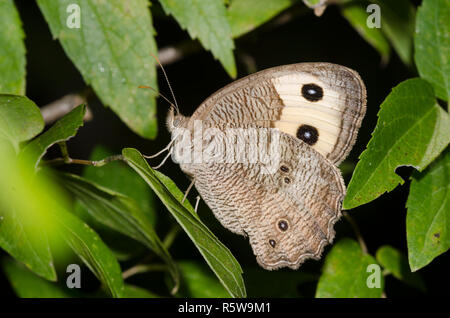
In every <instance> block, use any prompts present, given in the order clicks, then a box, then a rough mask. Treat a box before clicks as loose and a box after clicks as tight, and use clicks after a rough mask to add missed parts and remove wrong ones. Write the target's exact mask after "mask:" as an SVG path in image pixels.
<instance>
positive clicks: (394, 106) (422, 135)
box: [344, 79, 450, 209]
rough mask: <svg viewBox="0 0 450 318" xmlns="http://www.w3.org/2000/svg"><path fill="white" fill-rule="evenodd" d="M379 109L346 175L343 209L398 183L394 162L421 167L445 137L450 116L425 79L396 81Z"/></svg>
mask: <svg viewBox="0 0 450 318" xmlns="http://www.w3.org/2000/svg"><path fill="white" fill-rule="evenodd" d="M380 108H381V109H380V112H379V113H378V123H377V126H376V127H375V130H374V132H373V133H372V139H371V140H370V141H369V143H368V145H367V149H366V150H365V151H364V152H363V153H362V154H361V156H360V161H359V162H358V164H357V165H356V168H355V171H354V173H353V176H352V179H351V180H350V184H349V186H348V190H347V196H346V197H345V200H344V209H351V208H354V207H356V206H359V205H361V204H364V203H367V202H370V201H372V200H374V199H376V198H377V197H379V196H380V195H382V194H383V193H384V192H386V191H387V192H389V191H391V190H392V189H394V188H395V187H396V186H397V185H398V184H403V182H404V181H403V179H402V178H401V177H400V176H399V175H397V174H396V173H395V169H396V168H397V167H400V166H413V167H415V168H416V169H418V170H419V171H421V170H423V169H424V168H425V167H426V166H427V165H428V164H429V163H430V162H432V161H433V160H434V159H435V158H436V157H437V156H438V155H439V153H440V152H441V151H442V150H443V149H445V147H446V146H447V145H448V143H449V142H450V117H449V115H448V114H447V113H446V112H445V111H444V110H443V109H442V108H441V107H439V105H438V104H437V103H436V100H435V97H434V92H433V87H432V86H431V85H430V84H428V83H427V82H425V81H424V80H421V79H411V80H407V81H405V82H403V83H400V84H399V85H398V86H397V87H395V88H394V89H393V90H392V92H391V94H389V96H388V97H387V98H386V100H385V101H384V102H383V104H382V105H381V106H380Z"/></svg>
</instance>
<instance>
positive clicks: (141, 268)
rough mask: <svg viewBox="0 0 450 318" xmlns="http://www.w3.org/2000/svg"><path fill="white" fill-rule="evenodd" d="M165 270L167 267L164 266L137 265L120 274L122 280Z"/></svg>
mask: <svg viewBox="0 0 450 318" xmlns="http://www.w3.org/2000/svg"><path fill="white" fill-rule="evenodd" d="M165 270H167V266H166V265H164V264H146V265H144V264H138V265H135V266H132V267H130V268H129V269H127V270H126V271H124V272H123V273H122V277H123V279H127V278H129V277H131V276H133V275H136V274H140V273H145V272H156V271H165Z"/></svg>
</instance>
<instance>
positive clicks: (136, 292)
mask: <svg viewBox="0 0 450 318" xmlns="http://www.w3.org/2000/svg"><path fill="white" fill-rule="evenodd" d="M123 297H124V298H159V296H158V295H156V294H154V293H152V292H150V291H148V290H146V289H144V288H141V287H137V286H133V285H130V284H125V292H124V295H123Z"/></svg>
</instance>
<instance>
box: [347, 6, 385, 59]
mask: <svg viewBox="0 0 450 318" xmlns="http://www.w3.org/2000/svg"><path fill="white" fill-rule="evenodd" d="M341 11H342V15H343V16H344V17H345V18H346V19H347V21H348V22H349V23H350V24H351V25H352V26H353V28H354V29H355V30H356V31H357V32H358V33H359V34H360V35H361V36H362V37H363V38H364V39H365V40H366V41H367V42H368V43H369V44H370V45H372V46H373V47H374V48H375V49H376V50H377V51H378V53H379V54H380V55H381V61H382V63H386V62H387V61H388V60H389V55H390V47H389V42H388V41H387V40H386V38H385V36H384V35H383V32H382V31H381V29H378V28H369V27H368V26H367V18H368V16H369V15H368V13H367V12H366V6H365V5H364V4H360V3H348V4H343V5H342V10H341Z"/></svg>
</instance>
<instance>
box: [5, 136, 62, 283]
mask: <svg viewBox="0 0 450 318" xmlns="http://www.w3.org/2000/svg"><path fill="white" fill-rule="evenodd" d="M31 167H32V166H31V165H27V164H26V163H25V162H24V161H21V162H19V161H18V160H17V158H16V155H15V151H14V150H13V149H12V146H11V145H10V144H9V143H7V142H6V141H5V140H4V139H2V138H0V176H1V178H0V247H1V248H2V249H4V250H5V251H6V252H7V253H9V254H10V255H11V256H12V257H14V258H15V259H17V260H18V261H20V262H22V263H24V264H25V265H26V266H27V267H28V268H29V269H30V270H32V271H33V272H35V273H36V274H38V275H40V276H41V277H44V278H46V279H48V280H52V281H54V280H56V272H55V269H54V265H53V257H52V253H51V251H50V246H49V242H48V235H47V233H46V230H47V228H48V226H47V225H48V218H47V214H48V210H50V209H52V207H54V206H53V205H52V204H53V202H56V201H58V196H57V193H54V195H55V197H54V198H51V200H52V201H50V195H49V194H48V192H46V191H50V190H51V188H49V187H47V184H46V183H44V182H42V180H41V178H36V177H35V176H34V171H33V169H31ZM49 201H50V202H49Z"/></svg>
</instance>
